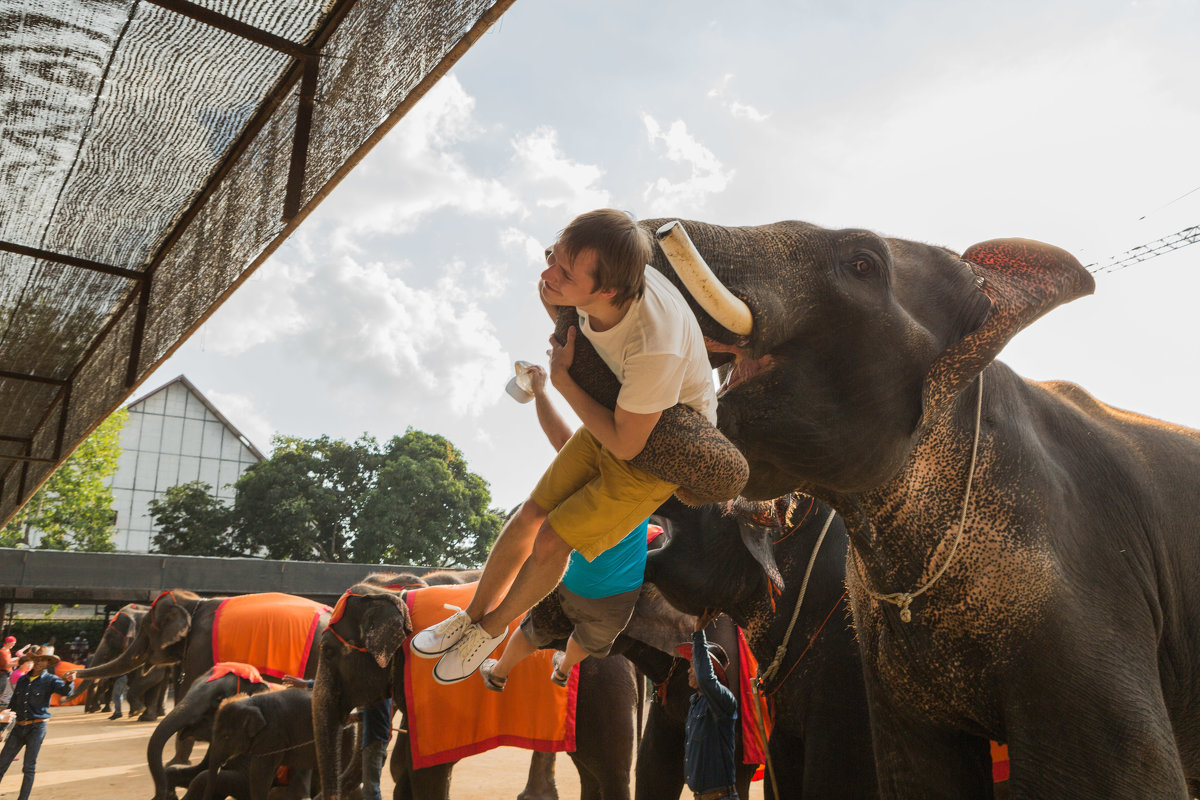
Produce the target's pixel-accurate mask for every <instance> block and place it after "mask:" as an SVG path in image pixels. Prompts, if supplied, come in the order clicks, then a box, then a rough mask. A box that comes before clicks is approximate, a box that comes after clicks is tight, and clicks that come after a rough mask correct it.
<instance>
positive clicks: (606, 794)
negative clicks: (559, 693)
mask: <svg viewBox="0 0 1200 800" xmlns="http://www.w3.org/2000/svg"><path fill="white" fill-rule="evenodd" d="M579 670H580V671H579V696H578V699H577V701H576V706H575V732H576V736H575V745H576V751H575V752H574V753H572V754H571V760H572V761H574V762H575V766H576V768H577V769H578V770H579V781H580V785H581V786H585V785H588V777H589V776H590V777H592V778H593V779H594V780H595V781H596V782H597V783H598V784H599V792H600V794H599V795H596V797H603V798H604V800H628V799H629V783H630V776H631V773H632V770H633V746H634V733H635V731H634V727H635V721H634V707H635V706H636V704H637V685H636V682H637V680H638V677H637V675H636V673H635V672H634V668H633V665H632V664H631V663H630V662H629V661H628V660H626V659H624V658H588V659H584V660H583V661H581V662H580V664H579ZM582 796H583V797H587V794H583V795H582Z"/></svg>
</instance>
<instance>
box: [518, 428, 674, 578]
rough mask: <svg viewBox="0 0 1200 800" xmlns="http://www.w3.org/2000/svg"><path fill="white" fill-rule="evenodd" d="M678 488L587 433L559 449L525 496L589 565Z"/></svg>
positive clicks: (575, 437) (578, 432)
mask: <svg viewBox="0 0 1200 800" xmlns="http://www.w3.org/2000/svg"><path fill="white" fill-rule="evenodd" d="M677 488H678V487H677V486H676V485H675V484H673V483H667V482H666V481H664V480H660V479H659V478H656V477H654V476H653V475H651V474H650V473H648V472H645V471H644V470H640V469H638V468H637V467H635V466H633V465H632V464H630V463H629V462H627V461H622V460H621V459H619V458H617V457H616V456H614V455H613V454H612V453H610V452H609V451H608V450H606V449H605V448H604V446H603V445H602V444H600V442H599V440H597V439H596V437H595V436H593V435H592V434H591V433H589V432H588V430H587V429H586V428H580V429H579V430H577V431H575V434H574V435H573V436H572V437H571V438H570V439H569V440H568V441H567V443H566V444H565V445H563V447H562V449H561V450H559V451H558V455H557V456H556V457H555V458H554V461H553V463H551V464H550V468H549V469H547V470H546V473H545V474H544V475H542V479H541V480H540V481H538V485H537V486H536V487H535V488H534V490H533V493H532V494H531V495H530V496H529V498H530V499H531V500H533V502H535V503H537V504H538V505H539V506H541V507H542V508H543V509H545V510H546V511H547V512H548V516H547V521H548V522H549V523H550V527H551V528H553V529H554V532H555V533H557V534H558V535H559V536H560V537H562V539H563V541H565V542H566V543H567V544H569V545H571V547H572V548H574V549H575V550H578V551H579V553H580V555H582V556H583V557H584V558H586V559H587V560H588V561H591V560H592V559H594V558H595V557H596V556H598V555H600V554H601V553H603V552H604V551H605V550H607V549H609V548H610V547H613V546H614V545H616V544H617V542H619V541H621V540H622V539H624V538H625V537H626V536H627V535H628V534H629V532H630V531H631V530H633V529H634V528H636V527H637V526H638V525H640V524H641V522H642V520H644V519H645V518H646V517H648V516H650V515H651V514H652V513H654V509H656V508H658V507H659V506H660V505H662V504H663V502H664V501H666V499H667V498H668V497H670V496H671V495H672V494H673V493H674V491H675V489H677Z"/></svg>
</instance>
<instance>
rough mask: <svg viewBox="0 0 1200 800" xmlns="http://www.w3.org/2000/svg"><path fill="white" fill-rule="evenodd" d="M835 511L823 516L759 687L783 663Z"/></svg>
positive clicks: (830, 510)
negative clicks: (780, 637) (788, 617)
mask: <svg viewBox="0 0 1200 800" xmlns="http://www.w3.org/2000/svg"><path fill="white" fill-rule="evenodd" d="M835 513H836V512H835V511H834V510H833V509H832V508H831V509H829V516H827V517H826V518H825V527H823V528H821V535H820V536H818V537H817V543H816V544H815V545H813V551H812V555H811V556H809V557H808V568H807V569H805V570H804V580H803V581H802V582H801V583H800V596H799V597H797V598H796V608H795V610H793V611H792V621H791V622H789V623H788V626H787V633H785V634H784V635H783V642H782V643H781V644H780V645H779V647H777V648H775V658H773V659H772V660H771V665H770V666H768V667H767V668H766V669H765V670H763V672H762V674H761V675H759V676H758V684H759V687H760V688H761V687H762V686H763V685H764V684H766V683H767V682H768V681H770V680H771V679H772V678H774V677H775V673H777V672H779V667H780V665H781V664H783V656H784V654H785V653H787V648H788V642H790V641H791V640H792V631H793V630H795V628H796V620H798V619H800V606H802V605H803V604H804V595H805V594H806V593H807V592H808V579H809V577H810V576H811V575H812V571H813V565H814V564H815V563H817V553H819V552H820V550H821V542H823V541H825V534H827V533H829V526H830V525H832V524H833V517H834V514H835ZM788 535H789V536H790V535H791V534H788ZM780 541H782V540H780Z"/></svg>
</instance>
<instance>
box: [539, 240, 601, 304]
mask: <svg viewBox="0 0 1200 800" xmlns="http://www.w3.org/2000/svg"><path fill="white" fill-rule="evenodd" d="M542 282H543V284H544V287H545V288H544V294H545V296H546V300H548V301H549V302H551V303H553V304H554V305H556V306H575V307H576V308H587V307H589V306H594V305H596V304H597V303H599V302H601V301H606V300H609V299H611V298H612V296H613V295H614V294H615V292H614V291H613V290H612V289H604V290H599V291H597V289H596V251H595V250H592V249H590V248H589V249H584V250H580V251H579V252H578V253H576V254H575V256H574V258H572V259H570V260H568V259H567V258H566V257H559V256H558V255H557V254H556V253H555V252H554V248H553V247H549V248H547V249H546V269H545V270H543V271H542Z"/></svg>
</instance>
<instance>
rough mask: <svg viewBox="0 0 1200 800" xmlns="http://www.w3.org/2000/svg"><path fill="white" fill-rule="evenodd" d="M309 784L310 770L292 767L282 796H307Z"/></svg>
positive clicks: (297, 798)
mask: <svg viewBox="0 0 1200 800" xmlns="http://www.w3.org/2000/svg"><path fill="white" fill-rule="evenodd" d="M311 786H312V770H311V769H296V768H293V769H292V775H291V778H290V779H289V780H288V785H287V791H285V792H284V793H283V796H284V798H285V800H304V798H306V797H308V796H309V789H310V787H311Z"/></svg>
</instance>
